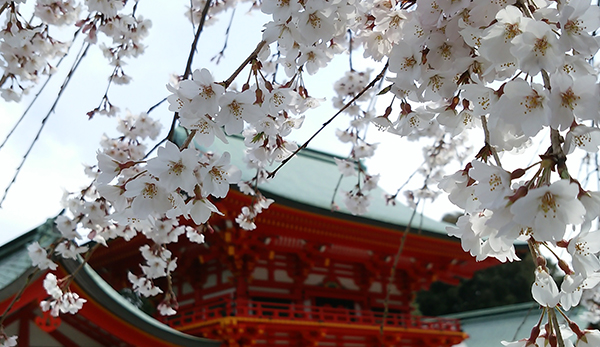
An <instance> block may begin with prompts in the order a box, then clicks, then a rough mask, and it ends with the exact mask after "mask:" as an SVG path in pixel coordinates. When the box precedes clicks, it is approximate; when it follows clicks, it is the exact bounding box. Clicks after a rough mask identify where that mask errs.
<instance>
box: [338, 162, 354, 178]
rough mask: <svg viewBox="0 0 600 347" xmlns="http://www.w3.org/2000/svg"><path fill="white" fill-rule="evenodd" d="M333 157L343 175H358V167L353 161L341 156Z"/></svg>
mask: <svg viewBox="0 0 600 347" xmlns="http://www.w3.org/2000/svg"><path fill="white" fill-rule="evenodd" d="M333 159H334V160H335V163H336V164H337V167H338V170H339V171H340V172H341V173H342V176H344V177H346V176H356V167H355V165H354V163H353V162H351V161H348V160H344V159H339V158H333Z"/></svg>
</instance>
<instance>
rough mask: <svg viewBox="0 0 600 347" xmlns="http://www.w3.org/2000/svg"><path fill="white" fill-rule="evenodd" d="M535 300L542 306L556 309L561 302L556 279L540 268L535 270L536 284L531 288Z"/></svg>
mask: <svg viewBox="0 0 600 347" xmlns="http://www.w3.org/2000/svg"><path fill="white" fill-rule="evenodd" d="M531 295H532V296H533V299H534V300H535V301H537V302H538V304H540V305H541V306H545V307H555V306H556V305H557V304H558V303H559V301H560V292H559V290H558V286H557V285H556V282H555V281H554V278H552V276H550V274H549V273H548V272H547V271H546V270H543V269H541V268H540V267H538V268H537V269H536V270H535V282H534V283H533V285H532V286H531Z"/></svg>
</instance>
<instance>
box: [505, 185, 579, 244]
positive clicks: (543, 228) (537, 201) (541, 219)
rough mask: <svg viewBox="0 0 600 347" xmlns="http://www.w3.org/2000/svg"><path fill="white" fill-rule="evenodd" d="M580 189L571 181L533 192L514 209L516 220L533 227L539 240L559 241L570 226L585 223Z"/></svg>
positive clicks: (511, 209) (517, 203)
mask: <svg viewBox="0 0 600 347" xmlns="http://www.w3.org/2000/svg"><path fill="white" fill-rule="evenodd" d="M578 193H579V187H578V186H577V185H576V184H575V183H570V182H569V180H559V181H556V182H554V183H552V184H551V185H549V186H542V187H539V188H535V189H531V190H529V192H528V193H527V195H525V196H524V197H522V198H520V199H518V200H517V201H515V203H514V204H512V206H511V207H510V211H511V212H512V214H513V215H514V221H515V222H517V223H520V224H522V225H526V226H529V227H531V228H533V231H534V236H535V238H536V240H538V241H559V240H562V238H563V237H564V234H565V228H566V225H567V224H581V223H582V222H583V216H584V215H585V208H584V207H583V204H582V203H581V202H580V201H579V200H578V199H577V195H578Z"/></svg>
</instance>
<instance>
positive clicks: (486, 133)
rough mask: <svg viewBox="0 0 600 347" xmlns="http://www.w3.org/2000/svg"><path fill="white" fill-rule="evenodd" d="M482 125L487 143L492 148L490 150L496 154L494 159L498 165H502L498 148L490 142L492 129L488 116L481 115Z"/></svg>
mask: <svg viewBox="0 0 600 347" xmlns="http://www.w3.org/2000/svg"><path fill="white" fill-rule="evenodd" d="M481 126H482V127H483V134H484V136H485V145H486V146H488V147H489V148H490V151H491V152H492V155H493V156H494V160H495V161H496V165H498V166H499V167H502V163H500V157H499V156H498V151H496V148H495V147H494V146H492V145H491V144H490V129H489V128H488V124H487V118H485V116H481Z"/></svg>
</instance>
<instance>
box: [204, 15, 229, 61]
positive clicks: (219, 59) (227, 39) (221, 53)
mask: <svg viewBox="0 0 600 347" xmlns="http://www.w3.org/2000/svg"><path fill="white" fill-rule="evenodd" d="M234 17H235V8H234V9H233V11H231V18H229V24H228V25H227V29H226V30H225V42H224V43H223V48H221V51H220V52H219V53H217V55H215V56H214V57H212V58H211V59H210V61H213V60H215V59H217V64H219V62H220V61H221V58H223V57H224V56H225V49H227V43H228V42H229V31H230V30H231V25H232V24H233V18H234Z"/></svg>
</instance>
